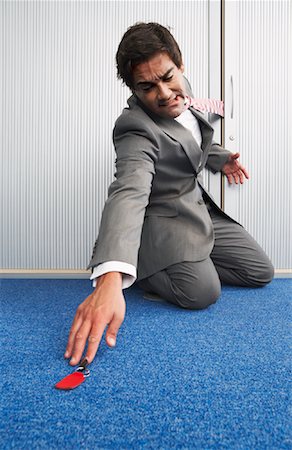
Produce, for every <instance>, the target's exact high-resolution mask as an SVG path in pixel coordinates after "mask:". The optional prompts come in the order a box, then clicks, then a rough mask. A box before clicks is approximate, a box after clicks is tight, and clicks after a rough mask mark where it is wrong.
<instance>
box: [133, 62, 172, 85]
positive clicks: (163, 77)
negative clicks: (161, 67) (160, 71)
mask: <svg viewBox="0 0 292 450" xmlns="http://www.w3.org/2000/svg"><path fill="white" fill-rule="evenodd" d="M173 68H174V66H173V67H171V68H170V69H168V70H167V72H165V74H164V75H162V76H161V77H158V78H159V80H163V79H165V78H167V77H168V76H169V75H170V72H171V71H172V70H173ZM154 82H155V80H149V81H138V83H137V85H136V86H143V85H147V84H154Z"/></svg>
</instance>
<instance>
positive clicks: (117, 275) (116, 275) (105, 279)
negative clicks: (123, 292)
mask: <svg viewBox="0 0 292 450" xmlns="http://www.w3.org/2000/svg"><path fill="white" fill-rule="evenodd" d="M105 283H114V284H116V285H120V286H121V289H122V284H123V274H122V273H121V272H107V273H104V274H103V275H100V276H99V277H98V278H97V279H96V287H99V286H100V285H102V284H105Z"/></svg>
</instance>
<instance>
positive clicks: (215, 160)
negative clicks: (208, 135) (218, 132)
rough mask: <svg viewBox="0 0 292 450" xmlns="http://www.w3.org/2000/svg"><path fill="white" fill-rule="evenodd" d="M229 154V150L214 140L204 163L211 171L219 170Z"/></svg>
mask: <svg viewBox="0 0 292 450" xmlns="http://www.w3.org/2000/svg"><path fill="white" fill-rule="evenodd" d="M231 154H232V153H231V152H230V151H229V150H226V149H225V148H223V147H221V145H219V144H217V143H216V142H212V145H211V149H210V151H209V154H208V159H207V163H206V166H207V168H208V169H210V170H211V171H212V172H213V173H216V172H219V171H220V170H221V169H222V167H223V166H224V164H225V163H226V162H227V160H228V158H229V156H230V155H231Z"/></svg>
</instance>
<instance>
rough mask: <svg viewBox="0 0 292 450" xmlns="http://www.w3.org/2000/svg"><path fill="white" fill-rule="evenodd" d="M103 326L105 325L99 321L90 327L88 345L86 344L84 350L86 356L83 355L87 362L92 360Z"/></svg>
mask: <svg viewBox="0 0 292 450" xmlns="http://www.w3.org/2000/svg"><path fill="white" fill-rule="evenodd" d="M105 327H106V324H101V323H100V324H98V325H96V326H93V327H92V328H91V331H90V334H89V336H88V346H87V351H86V356H85V358H86V359H87V361H88V363H89V364H90V363H91V362H92V361H93V360H94V357H95V355H96V352H97V350H98V347H99V344H100V341H101V338H102V335H103V332H104V329H105Z"/></svg>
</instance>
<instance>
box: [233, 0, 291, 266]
mask: <svg viewBox="0 0 292 450" xmlns="http://www.w3.org/2000/svg"><path fill="white" fill-rule="evenodd" d="M225 5H226V21H225V25H226V51H225V53H226V59H227V70H226V118H225V129H226V146H227V148H231V149H232V150H233V151H239V152H240V153H241V155H242V161H243V162H244V165H245V166H246V167H247V168H248V169H249V172H250V175H251V179H250V181H248V182H247V183H245V184H244V186H242V187H239V188H238V187H234V186H233V187H226V195H225V199H226V201H225V204H226V211H227V212H229V213H231V214H232V215H233V216H235V217H236V218H237V219H238V220H239V222H241V223H242V224H243V225H244V226H245V227H246V229H247V230H248V231H249V232H250V233H251V234H252V236H254V237H255V239H256V240H257V241H258V242H259V243H260V244H261V245H262V247H263V248H264V249H265V250H266V252H267V253H268V255H269V256H270V257H271V259H272V261H273V263H274V265H275V267H276V268H279V269H291V268H292V233H291V219H292V188H291V186H292V185H291V182H290V181H289V180H290V175H291V167H292V152H291V138H292V135H291V134H292V133H291V122H292V114H291V102H292V96H291V92H292V88H291V79H292V70H291V64H292V61H291V60H292V45H291V25H292V24H291V14H292V4H291V2H288V1H284V0H282V1H281V0H280V1H275V0H274V1H269V2H266V1H248V2H246V1H240V2H236V3H233V2H228V1H226V4H225ZM230 9H232V11H229V10H230ZM230 16H231V17H230ZM231 21H233V24H232V23H231ZM231 74H232V75H233V81H234V118H233V119H231V117H230V108H231V86H230V75H231ZM230 136H233V138H234V140H233V141H232V140H230Z"/></svg>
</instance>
